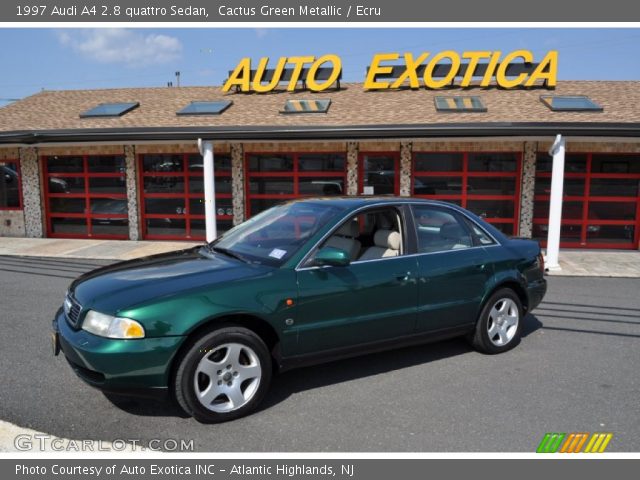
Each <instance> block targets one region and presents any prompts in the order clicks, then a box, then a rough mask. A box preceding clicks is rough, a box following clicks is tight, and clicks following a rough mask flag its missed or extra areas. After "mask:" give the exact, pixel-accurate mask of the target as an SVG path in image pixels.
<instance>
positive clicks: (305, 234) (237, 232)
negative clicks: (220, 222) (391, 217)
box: [211, 202, 340, 266]
mask: <svg viewBox="0 0 640 480" xmlns="http://www.w3.org/2000/svg"><path fill="white" fill-rule="evenodd" d="M339 211H340V209H339V208H338V207H336V206H333V205H328V204H322V203H311V202H309V203H306V202H297V203H288V204H285V205H280V206H276V207H273V208H270V209H269V210H266V211H264V212H262V213H260V214H259V215H256V216H255V217H253V218H251V219H249V220H247V221H246V222H244V223H242V224H240V225H238V226H237V227H235V228H233V229H231V230H229V231H228V232H227V233H225V234H224V236H222V237H221V238H220V239H219V240H217V241H216V242H214V243H212V244H211V248H212V249H213V250H215V251H218V252H221V253H227V254H230V255H232V256H235V257H237V258H240V259H243V260H246V261H250V262H259V263H264V264H267V265H273V266H280V265H282V264H283V263H284V262H285V261H287V260H288V259H289V258H291V257H292V256H293V255H295V254H296V253H297V252H298V250H300V248H301V247H302V246H303V245H304V244H305V242H306V241H307V240H309V239H310V238H311V237H312V236H313V235H314V234H315V233H316V232H317V231H318V230H319V229H320V228H321V227H322V226H324V225H325V224H326V223H327V222H328V221H329V220H330V219H331V218H332V217H333V216H335V215H336V214H337V213H338V212H339Z"/></svg>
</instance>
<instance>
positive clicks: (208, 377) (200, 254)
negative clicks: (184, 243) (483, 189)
mask: <svg viewBox="0 0 640 480" xmlns="http://www.w3.org/2000/svg"><path fill="white" fill-rule="evenodd" d="M545 292H546V280H545V279H544V263H543V259H542V255H541V253H540V247H539V245H538V243H537V242H534V241H531V240H524V239H510V238H507V237H506V236H504V235H503V234H502V233H501V232H500V231H498V230H497V229H495V228H494V227H492V226H491V225H489V224H487V223H486V222H484V221H483V220H482V219H480V218H478V217H476V216H475V215H473V214H471V213H470V212H468V211H466V210H464V209H462V208H460V207H457V206H454V205H450V204H447V203H442V202H436V201H428V200H418V199H411V198H394V197H384V198H376V197H366V198H362V197H351V198H345V197H332V198H320V199H305V200H299V201H292V202H289V203H286V204H283V205H279V206H276V207H273V208H271V209H269V210H266V211H265V212H263V213H261V214H259V215H257V216H255V217H253V218H251V219H250V220H248V221H246V222H244V223H243V224H241V225H238V226H236V227H235V228H233V229H232V230H230V231H229V232H227V233H226V234H225V235H223V236H222V237H220V238H219V239H217V240H216V241H215V242H212V243H211V244H208V245H203V246H201V247H197V248H192V249H188V250H183V251H179V252H173V253H168V254H162V255H156V256H151V257H147V258H141V259H138V260H132V261H127V262H122V263H117V264H115V265H111V266H107V267H104V268H100V269H98V270H95V271H93V272H90V273H87V274H85V275H83V276H82V277H80V278H78V279H77V280H75V281H74V282H73V283H72V284H71V286H70V287H69V291H68V293H67V295H66V298H65V300H64V305H63V307H61V308H60V309H59V310H58V313H57V314H56V317H55V320H54V322H53V327H54V333H53V340H54V351H55V353H56V354H57V353H58V352H59V351H60V350H62V352H63V353H64V356H65V357H66V358H67V360H68V361H69V363H70V365H71V367H72V368H73V369H74V371H75V372H76V373H77V374H78V376H80V378H81V379H83V380H84V381H85V382H87V383H89V384H90V385H93V386H95V387H99V388H101V389H103V390H105V391H107V392H119V393H136V394H139V393H148V392H152V393H153V392H155V393H169V394H170V395H171V396H173V397H174V398H175V399H176V400H177V401H178V403H179V404H180V406H181V407H182V408H183V409H184V410H185V411H186V412H187V413H189V414H191V415H193V416H194V417H195V418H196V419H198V420H200V421H204V422H219V421H225V420H230V419H234V418H237V417H240V416H242V415H245V414H247V413H249V412H251V411H252V410H254V409H255V408H256V406H257V405H258V404H259V403H260V401H261V400H262V399H263V398H264V396H265V394H266V392H267V390H268V388H269V383H270V381H271V377H272V374H273V373H274V372H275V371H277V370H280V371H282V370H285V369H288V368H291V367H297V366H303V365H308V364H311V363H320V362H327V361H330V360H336V359H337V358H341V357H346V356H351V355H355V354H361V353H367V352H372V351H378V350H382V349H387V348H392V347H398V346H402V345H407V344H417V343H422V342H428V341H432V340H436V339H444V338H450V337H454V336H466V337H467V338H468V339H469V341H470V342H471V344H472V345H473V346H474V347H475V348H476V349H478V350H479V351H481V352H484V353H489V354H493V353H500V352H504V351H507V350H509V349H511V348H512V347H514V346H515V345H516V344H517V343H518V342H519V339H520V333H521V330H522V323H523V316H524V315H525V314H526V313H527V312H529V311H531V310H532V309H533V308H534V307H536V306H537V305H538V304H539V303H540V301H541V300H542V297H543V296H544V294H545Z"/></svg>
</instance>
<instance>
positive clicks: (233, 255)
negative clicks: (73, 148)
mask: <svg viewBox="0 0 640 480" xmlns="http://www.w3.org/2000/svg"><path fill="white" fill-rule="evenodd" d="M209 250H211V251H213V252H218V253H222V254H223V255H227V256H228V257H231V258H235V259H236V260H240V261H241V262H245V263H247V259H246V258H244V257H243V256H242V255H238V254H237V253H235V252H233V251H231V250H229V249H228V248H222V247H216V246H214V245H209Z"/></svg>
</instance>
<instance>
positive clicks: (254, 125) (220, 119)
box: [0, 81, 640, 143]
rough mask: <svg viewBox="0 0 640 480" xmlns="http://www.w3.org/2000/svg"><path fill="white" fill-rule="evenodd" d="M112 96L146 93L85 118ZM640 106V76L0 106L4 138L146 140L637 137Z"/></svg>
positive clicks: (87, 95) (52, 99) (199, 93)
mask: <svg viewBox="0 0 640 480" xmlns="http://www.w3.org/2000/svg"><path fill="white" fill-rule="evenodd" d="M548 93H553V94H557V95H586V96H588V97H589V98H591V99H592V100H594V101H595V102H596V103H598V104H599V105H601V106H602V107H603V108H604V111H603V112H553V111H551V110H549V108H547V107H546V106H545V105H544V104H543V103H542V102H541V101H540V95H542V94H548ZM436 95H477V96H479V97H481V98H482V100H483V102H484V104H485V105H486V107H487V112H483V113H453V112H438V111H436V109H435V106H434V97H435V96H436ZM324 98H330V99H331V108H330V109H329V111H328V113H323V114H308V115H307V114H284V113H281V112H282V110H283V109H284V103H285V101H286V100H288V99H324ZM222 99H228V100H232V101H233V105H232V106H231V107H230V108H229V109H227V110H226V111H225V112H224V113H222V114H221V115H202V116H178V115H176V112H178V111H179V110H181V109H182V108H184V107H185V106H186V105H188V104H189V103H191V102H193V101H212V100H222ZM110 102H139V103H140V106H139V107H138V108H136V109H135V110H133V111H131V112H129V113H127V114H126V115H123V116H122V117H115V118H80V114H81V113H82V112H84V111H86V110H89V109H91V108H92V107H95V106H96V105H98V104H100V103H110ZM639 106H640V81H560V82H558V85H557V87H556V89H555V90H554V91H551V92H550V91H548V90H544V89H531V90H525V89H515V90H502V89H498V88H495V87H492V88H486V89H482V88H469V89H465V90H460V89H452V90H444V91H443V90H440V91H433V90H426V89H419V90H410V89H406V90H392V91H391V90H389V91H366V90H364V88H363V87H362V84H343V85H342V88H341V89H340V90H331V91H325V92H321V93H311V92H300V91H298V92H285V91H277V92H273V93H268V94H245V93H231V92H230V93H223V92H222V90H221V89H220V88H219V87H177V88H124V89H109V90H63V91H43V92H41V93H38V94H35V95H33V96H30V97H27V98H25V99H23V100H20V101H18V102H15V103H13V104H10V105H8V106H5V107H3V108H0V143H10V142H15V143H18V142H20V143H32V142H37V141H45V140H47V141H63V140H64V141H70V140H71V141H72V140H78V139H80V138H82V139H87V140H90V139H98V138H99V139H123V138H124V137H126V136H127V135H128V136H129V137H127V138H133V137H135V138H140V139H142V138H149V139H156V138H160V137H161V136H163V138H176V139H179V138H180V139H181V138H192V137H194V136H198V135H204V134H208V135H210V136H214V137H217V138H228V139H234V138H246V139H250V138H257V139H264V138H270V136H272V137H273V138H276V137H278V138H284V137H287V138H302V137H304V136H308V137H309V138H311V137H312V135H311V132H315V133H314V135H317V138H320V137H322V138H347V137H349V136H352V137H358V136H362V135H364V136H367V135H372V136H373V135H375V136H385V135H386V136H391V135H393V136H395V137H402V136H421V132H423V133H424V135H445V134H447V135H451V134H452V133H451V132H452V131H455V132H459V133H457V135H462V134H463V133H465V132H466V133H465V134H466V135H476V134H477V135H480V134H484V135H490V134H494V135H495V134H498V133H500V132H502V134H514V135H515V134H518V135H523V134H527V132H531V134H539V133H541V132H542V131H545V132H546V130H545V129H549V131H551V130H553V131H558V132H559V133H562V132H560V131H559V130H558V129H560V130H562V129H564V132H565V133H567V134H570V133H572V132H574V131H575V132H582V131H583V130H584V132H585V134H587V133H588V131H591V132H592V134H598V133H596V131H598V132H601V133H599V134H601V135H605V134H608V135H613V134H620V135H624V136H638V135H640V108H639ZM516 130H518V132H517V133H516ZM296 132H297V133H296ZM304 132H306V133H304ZM429 132H430V133H429ZM481 132H485V133H481ZM492 132H493V133H492ZM509 132H512V133H509ZM276 133H277V134H278V135H276ZM283 135H284V137H283ZM296 135H297V136H296ZM132 136H133V137H132ZM314 138H315V137H314Z"/></svg>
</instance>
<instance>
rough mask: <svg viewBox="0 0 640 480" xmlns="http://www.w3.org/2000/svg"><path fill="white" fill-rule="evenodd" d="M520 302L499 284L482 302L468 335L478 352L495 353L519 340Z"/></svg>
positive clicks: (509, 348) (511, 292)
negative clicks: (480, 309)
mask: <svg viewBox="0 0 640 480" xmlns="http://www.w3.org/2000/svg"><path fill="white" fill-rule="evenodd" d="M522 317H523V309H522V302H521V301H520V298H519V297H518V295H517V294H516V293H515V292H514V291H513V290H511V289H510V288H501V289H500V290H498V291H496V292H495V293H494V294H493V295H491V297H489V299H488V300H487V301H486V302H485V304H484V306H483V307H482V311H481V312H480V317H479V318H478V321H477V323H476V329H475V331H474V332H473V334H472V337H471V339H470V340H471V345H473V347H474V348H475V349H476V350H478V351H479V352H482V353H487V354H496V353H502V352H506V351H508V350H511V349H512V348H513V347H515V346H516V345H518V343H520V336H521V334H522Z"/></svg>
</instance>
